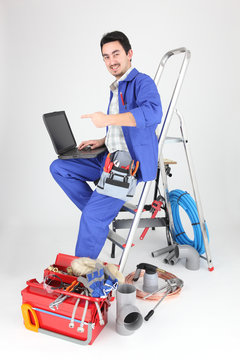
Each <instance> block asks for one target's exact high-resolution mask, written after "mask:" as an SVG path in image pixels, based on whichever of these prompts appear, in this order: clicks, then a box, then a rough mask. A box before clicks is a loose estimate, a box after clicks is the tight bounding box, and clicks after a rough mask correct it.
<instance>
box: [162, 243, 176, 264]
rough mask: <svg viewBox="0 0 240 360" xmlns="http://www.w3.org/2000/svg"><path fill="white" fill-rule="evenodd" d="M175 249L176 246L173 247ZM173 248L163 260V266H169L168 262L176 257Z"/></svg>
mask: <svg viewBox="0 0 240 360" xmlns="http://www.w3.org/2000/svg"><path fill="white" fill-rule="evenodd" d="M175 248H176V246H175ZM175 248H174V250H173V251H171V252H170V253H169V254H168V255H167V256H166V257H165V258H164V259H163V261H164V262H165V264H170V260H171V259H172V258H173V257H174V256H176V251H175Z"/></svg>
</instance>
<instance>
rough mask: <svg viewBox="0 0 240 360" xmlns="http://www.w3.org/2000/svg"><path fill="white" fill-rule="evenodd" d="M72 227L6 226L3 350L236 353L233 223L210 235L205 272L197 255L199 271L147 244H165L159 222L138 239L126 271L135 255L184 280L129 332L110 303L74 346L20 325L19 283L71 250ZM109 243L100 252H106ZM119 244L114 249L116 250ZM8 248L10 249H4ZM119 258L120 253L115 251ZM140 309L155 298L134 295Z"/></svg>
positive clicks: (183, 355)
mask: <svg viewBox="0 0 240 360" xmlns="http://www.w3.org/2000/svg"><path fill="white" fill-rule="evenodd" d="M74 236H75V234H74V232H73V230H71V229H65V230H64V229H61V231H58V232H57V231H56V229H38V228H35V229H32V228H27V229H18V230H16V229H15V230H14V229H11V230H6V231H5V233H4V234H3V238H2V244H3V245H2V247H3V248H2V253H1V259H0V260H1V261H0V263H1V274H2V275H1V300H0V301H1V307H0V309H1V310H0V311H1V317H0V319H1V320H0V321H1V327H0V329H1V330H0V332H1V334H0V335H1V346H0V354H4V355H8V356H9V355H17V356H24V358H25V359H32V358H34V359H40V358H42V357H44V358H45V359H57V358H60V356H61V358H64V359H67V358H69V356H70V355H77V356H81V357H82V356H83V355H84V356H86V357H87V358H88V359H92V358H94V359H98V358H99V357H101V359H102V358H103V357H105V356H106V357H107V358H108V359H109V358H114V359H122V358H123V356H127V357H130V356H134V358H135V356H136V357H137V358H142V359H148V356H149V355H150V356H152V355H155V356H157V358H159V359H163V358H168V359H216V358H218V356H221V357H223V356H231V357H233V358H236V357H238V353H239V345H238V342H239V336H240V331H239V322H240V316H239V314H240V310H239V293H240V292H239V275H240V271H239V253H240V251H239V250H240V246H239V236H238V234H237V229H225V230H223V229H219V230H216V231H215V233H214V234H212V235H211V243H210V245H211V246H210V248H211V252H212V257H213V263H214V266H215V270H214V271H213V272H209V271H208V269H207V263H206V262H205V261H204V260H201V268H200V270H199V271H189V270H187V269H186V268H185V266H184V261H181V262H179V263H178V264H176V265H175V266H174V267H171V266H170V265H165V264H163V262H162V258H163V257H162V256H161V257H158V258H152V256H151V251H153V250H156V249H158V248H160V247H163V246H165V245H166V240H165V238H164V233H163V231H162V230H161V229H158V230H157V231H155V232H153V231H151V232H149V233H148V235H147V237H146V238H145V240H144V241H139V240H137V241H136V246H135V247H134V248H132V251H131V254H130V256H129V259H128V262H127V265H126V268H125V271H124V274H125V275H127V274H129V273H130V272H133V271H134V270H135V268H136V265H137V264H138V263H140V262H148V263H151V264H155V265H158V266H159V267H161V268H163V269H165V270H167V271H169V272H172V273H173V274H175V275H176V276H178V277H180V278H181V279H182V280H183V281H184V287H183V290H182V292H181V294H180V295H179V296H178V297H176V298H174V299H171V300H166V301H164V302H163V303H162V304H161V305H160V306H159V307H158V308H157V310H156V312H155V314H154V315H153V317H152V318H151V319H150V320H149V321H148V322H144V323H143V325H142V327H141V328H140V329H138V330H137V331H136V332H135V333H134V334H133V335H131V336H127V337H124V336H120V335H118V334H117V333H116V332H115V310H116V309H115V302H114V303H113V304H112V306H111V307H110V308H109V322H108V324H107V326H106V327H105V328H104V329H103V331H102V332H101V334H100V335H99V336H98V338H97V339H96V340H95V342H94V343H93V345H91V346H81V345H76V344H73V343H71V342H68V341H63V340H60V339H57V338H54V337H50V336H47V335H44V334H40V333H35V332H32V331H29V330H27V329H25V327H24V325H23V320H22V315H21V309H20V306H21V290H22V289H23V288H24V287H25V282H26V281H27V280H29V279H31V278H37V279H38V280H39V281H41V279H42V271H43V269H44V268H45V267H46V266H48V265H50V264H51V263H53V262H54V260H55V257H56V255H57V253H58V252H63V253H69V254H72V252H73V248H74V242H75V238H74ZM109 249H110V245H109V244H106V245H105V247H104V249H103V251H102V253H101V256H100V258H101V259H102V260H105V261H109V262H112V259H111V258H109ZM119 253H120V252H119V251H118V255H119ZM8 254H11V255H9V256H8ZM118 259H119V257H118ZM137 306H138V307H139V309H140V310H141V312H142V314H143V316H145V315H146V314H147V312H148V311H149V310H150V309H151V308H152V307H153V306H154V303H153V302H149V301H143V300H137Z"/></svg>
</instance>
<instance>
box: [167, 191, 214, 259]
mask: <svg viewBox="0 0 240 360" xmlns="http://www.w3.org/2000/svg"><path fill="white" fill-rule="evenodd" d="M169 200H170V204H171V209H172V215H173V223H174V228H175V232H176V242H177V243H178V244H180V245H184V244H185V245H190V246H193V247H194V248H195V249H196V250H197V251H198V253H199V254H200V255H201V254H203V253H204V252H205V246H204V242H203V236H202V232H201V227H200V223H199V217H198V211H197V206H196V203H195V201H194V200H193V198H192V197H191V196H190V194H189V193H188V192H186V191H182V190H173V191H171V192H170V193H169ZM179 206H181V207H182V208H183V209H184V210H185V211H186V213H187V215H188V217H189V219H190V221H191V224H192V226H193V232H194V240H191V239H189V237H188V236H187V234H186V233H185V231H184V229H183V226H182V222H181V218H180V214H179ZM204 223H205V227H206V232H207V236H208V241H209V234H208V228H207V224H206V222H204Z"/></svg>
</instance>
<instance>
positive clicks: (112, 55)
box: [102, 41, 133, 80]
mask: <svg viewBox="0 0 240 360" xmlns="http://www.w3.org/2000/svg"><path fill="white" fill-rule="evenodd" d="M102 56H103V60H104V62H105V65H106V67H107V69H108V71H109V72H110V73H111V74H112V75H113V76H115V78H116V79H117V80H118V79H120V78H121V77H122V76H123V75H124V74H125V72H126V71H127V70H128V69H129V68H130V67H131V61H130V60H131V58H132V56H133V51H132V49H130V50H129V52H128V54H126V52H125V50H124V48H123V47H122V45H121V44H120V42H119V41H112V42H110V43H107V44H104V45H103V47H102Z"/></svg>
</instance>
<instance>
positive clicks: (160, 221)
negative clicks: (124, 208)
mask: <svg viewBox="0 0 240 360" xmlns="http://www.w3.org/2000/svg"><path fill="white" fill-rule="evenodd" d="M132 222H133V221H132V219H120V220H115V221H114V227H115V229H130V227H131V225H132ZM164 226H167V222H166V218H163V217H162V218H154V219H151V218H149V219H140V221H139V224H138V228H146V227H150V228H151V227H164Z"/></svg>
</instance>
